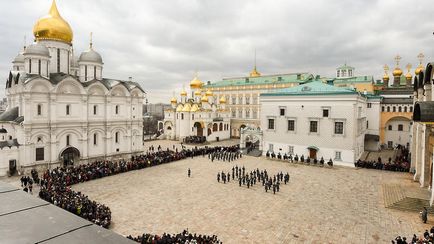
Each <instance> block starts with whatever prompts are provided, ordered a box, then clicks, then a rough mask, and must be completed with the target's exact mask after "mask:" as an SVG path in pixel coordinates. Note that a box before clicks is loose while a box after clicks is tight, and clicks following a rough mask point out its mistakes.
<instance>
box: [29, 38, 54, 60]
mask: <svg viewBox="0 0 434 244" xmlns="http://www.w3.org/2000/svg"><path fill="white" fill-rule="evenodd" d="M24 55H41V56H46V57H50V51H49V50H48V48H47V47H46V46H45V45H44V44H41V43H39V42H37V43H33V44H31V45H29V46H28V47H26V50H24Z"/></svg>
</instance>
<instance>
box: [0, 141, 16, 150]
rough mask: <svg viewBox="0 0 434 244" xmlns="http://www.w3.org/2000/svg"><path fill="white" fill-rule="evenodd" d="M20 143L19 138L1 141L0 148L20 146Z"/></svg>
mask: <svg viewBox="0 0 434 244" xmlns="http://www.w3.org/2000/svg"><path fill="white" fill-rule="evenodd" d="M19 146H20V144H19V143H18V140H17V139H13V140H8V141H0V149H3V148H5V147H9V148H11V147H19Z"/></svg>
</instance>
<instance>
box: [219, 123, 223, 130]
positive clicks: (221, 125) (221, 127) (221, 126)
mask: <svg viewBox="0 0 434 244" xmlns="http://www.w3.org/2000/svg"><path fill="white" fill-rule="evenodd" d="M222 130H223V123H220V126H219V131H222Z"/></svg>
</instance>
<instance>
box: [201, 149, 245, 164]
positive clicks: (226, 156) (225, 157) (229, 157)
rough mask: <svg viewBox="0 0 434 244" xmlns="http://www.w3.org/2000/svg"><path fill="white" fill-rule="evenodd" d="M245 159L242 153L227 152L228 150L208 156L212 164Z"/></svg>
mask: <svg viewBox="0 0 434 244" xmlns="http://www.w3.org/2000/svg"><path fill="white" fill-rule="evenodd" d="M242 157H243V154H242V153H241V152H240V151H235V152H233V151H227V150H221V151H215V152H212V153H210V154H208V159H210V160H211V162H214V159H215V160H219V161H220V160H221V161H223V162H225V161H227V162H231V161H234V160H237V159H240V158H242Z"/></svg>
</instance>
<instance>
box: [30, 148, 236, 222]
mask: <svg viewBox="0 0 434 244" xmlns="http://www.w3.org/2000/svg"><path fill="white" fill-rule="evenodd" d="M236 148H237V146H232V147H221V146H218V147H203V148H198V147H195V148H192V149H187V148H184V147H183V149H182V150H180V151H178V150H177V149H176V150H175V151H172V150H169V149H167V150H162V149H161V147H160V146H158V149H157V150H155V148H154V147H153V146H152V147H150V148H149V151H148V152H147V153H146V154H142V155H138V156H132V157H131V159H130V160H128V161H127V160H120V161H116V162H114V161H109V160H105V161H96V162H93V163H89V164H83V165H78V166H70V167H61V168H60V167H57V168H55V169H52V170H47V171H45V172H44V174H43V176H42V179H40V180H39V179H38V181H40V191H39V197H40V198H41V199H44V200H45V201H48V202H50V203H53V204H54V205H56V206H59V207H61V208H63V209H65V210H67V211H69V212H71V213H74V214H76V215H78V216H80V217H82V218H85V219H87V220H89V221H92V222H93V223H95V224H97V225H100V226H103V227H105V228H108V227H109V226H110V222H111V211H110V209H109V208H108V207H107V206H105V205H103V204H100V203H97V202H95V201H92V200H90V199H89V198H88V196H86V195H84V194H82V193H81V192H75V191H73V190H72V189H71V188H70V186H71V185H74V184H78V183H82V182H85V181H90V180H94V179H99V178H103V177H107V176H111V175H115V174H119V173H123V172H128V171H131V170H138V169H143V168H146V167H151V166H155V165H160V164H164V163H169V162H174V161H177V160H181V159H184V158H186V157H194V156H200V155H202V156H203V157H205V155H206V154H209V153H213V152H216V151H226V150H230V151H231V150H236ZM36 175H37V174H36Z"/></svg>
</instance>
